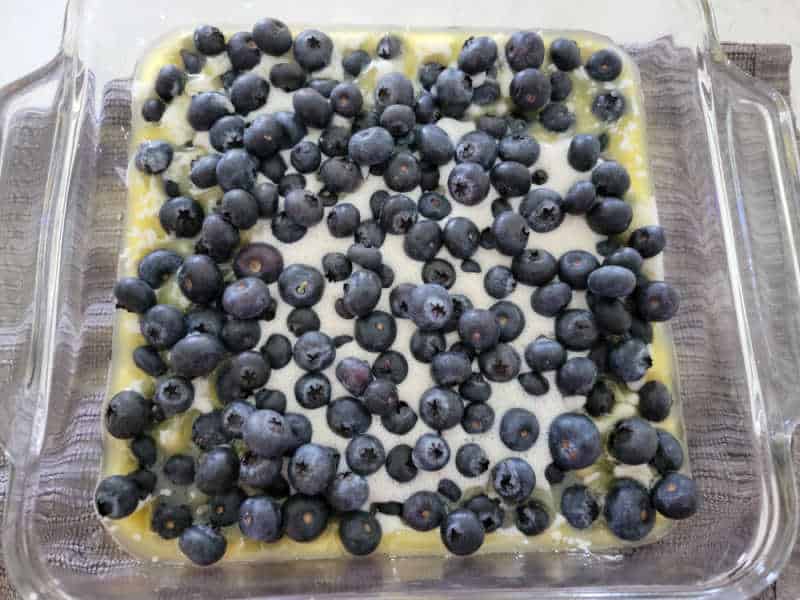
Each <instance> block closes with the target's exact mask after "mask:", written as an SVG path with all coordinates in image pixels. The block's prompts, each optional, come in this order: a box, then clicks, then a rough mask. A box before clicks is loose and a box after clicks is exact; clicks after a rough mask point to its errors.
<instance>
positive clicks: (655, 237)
mask: <svg viewBox="0 0 800 600" xmlns="http://www.w3.org/2000/svg"><path fill="white" fill-rule="evenodd" d="M628 245H629V246H630V247H631V248H632V249H634V250H636V251H637V252H638V253H639V254H640V255H641V257H642V258H652V257H653V256H656V255H658V254H659V253H661V251H662V250H663V249H664V247H665V246H666V245H667V238H666V236H665V234H664V229H663V227H660V226H659V225H647V226H645V227H640V228H638V229H636V230H634V231H633V232H631V235H630V237H629V238H628ZM140 276H141V275H140Z"/></svg>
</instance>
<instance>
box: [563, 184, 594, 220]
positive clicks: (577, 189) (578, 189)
mask: <svg viewBox="0 0 800 600" xmlns="http://www.w3.org/2000/svg"><path fill="white" fill-rule="evenodd" d="M596 197H597V190H596V189H595V187H594V185H592V183H591V182H589V181H578V182H576V183H575V184H574V185H573V186H572V187H571V188H569V191H567V194H566V196H564V202H563V204H562V208H563V209H564V210H565V211H567V212H568V213H569V214H571V215H582V214H585V213H587V212H588V211H589V209H590V208H591V207H592V205H593V204H594V202H595V198H596Z"/></svg>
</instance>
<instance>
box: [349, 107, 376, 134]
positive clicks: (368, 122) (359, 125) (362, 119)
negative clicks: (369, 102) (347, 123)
mask: <svg viewBox="0 0 800 600" xmlns="http://www.w3.org/2000/svg"><path fill="white" fill-rule="evenodd" d="M378 119H380V114H379V113H378V111H377V109H372V110H364V111H361V113H360V114H358V115H356V117H355V119H353V125H352V133H355V132H357V131H361V130H362V129H367V128H368V127H375V126H376V125H378Z"/></svg>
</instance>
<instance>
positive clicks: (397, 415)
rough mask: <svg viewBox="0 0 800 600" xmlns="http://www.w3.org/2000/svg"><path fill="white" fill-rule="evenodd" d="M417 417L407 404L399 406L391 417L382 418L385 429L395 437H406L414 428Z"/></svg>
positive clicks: (403, 403) (399, 404) (401, 403)
mask: <svg viewBox="0 0 800 600" xmlns="http://www.w3.org/2000/svg"><path fill="white" fill-rule="evenodd" d="M416 423H417V415H416V413H415V412H414V411H413V410H412V409H411V407H410V406H408V404H406V403H405V402H400V403H398V404H397V408H396V410H395V411H394V412H393V413H391V414H390V415H387V416H383V417H381V424H382V425H383V427H384V429H386V431H388V432H390V433H394V434H395V435H405V434H406V433H408V432H409V431H411V430H412V429H413V428H414V425H415V424H416Z"/></svg>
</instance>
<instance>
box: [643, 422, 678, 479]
mask: <svg viewBox="0 0 800 600" xmlns="http://www.w3.org/2000/svg"><path fill="white" fill-rule="evenodd" d="M656 434H657V435H658V450H656V454H655V456H653V458H652V460H651V461H650V466H652V467H655V469H656V470H657V471H658V472H659V473H661V474H662V475H666V474H667V473H669V472H670V471H677V470H679V469H680V468H681V467H682V466H683V448H682V447H681V443H680V442H679V441H678V440H677V439H675V436H673V435H672V434H671V433H669V432H667V431H663V430H661V429H656Z"/></svg>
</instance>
